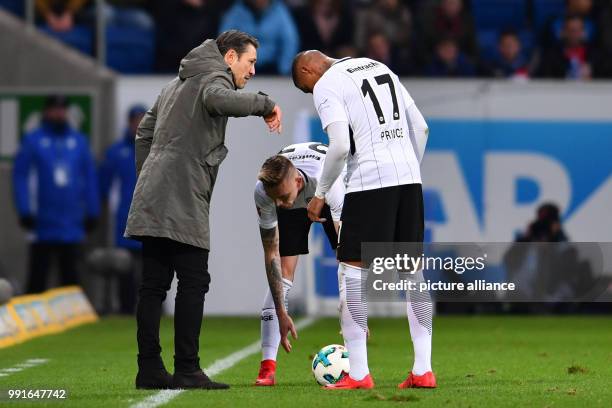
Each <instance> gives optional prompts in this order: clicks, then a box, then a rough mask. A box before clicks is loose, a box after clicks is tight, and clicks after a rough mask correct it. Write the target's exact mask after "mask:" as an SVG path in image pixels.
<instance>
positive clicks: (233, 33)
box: [216, 30, 259, 56]
mask: <svg viewBox="0 0 612 408" xmlns="http://www.w3.org/2000/svg"><path fill="white" fill-rule="evenodd" d="M216 41H217V47H219V52H221V55H223V56H225V54H227V52H228V51H229V50H235V51H236V53H237V54H238V56H240V55H242V54H244V53H245V52H246V49H247V46H248V45H249V44H251V45H252V46H253V47H255V48H258V47H259V41H257V38H255V37H253V36H252V35H251V34H247V33H245V32H243V31H239V30H227V31H224V32H222V33H221V34H219V36H218V37H217V40H216Z"/></svg>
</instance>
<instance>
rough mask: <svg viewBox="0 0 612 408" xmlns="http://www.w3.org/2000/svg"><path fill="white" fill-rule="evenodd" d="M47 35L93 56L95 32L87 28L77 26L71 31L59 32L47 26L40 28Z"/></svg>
mask: <svg viewBox="0 0 612 408" xmlns="http://www.w3.org/2000/svg"><path fill="white" fill-rule="evenodd" d="M39 28H40V30H41V31H42V32H44V33H45V34H47V35H49V36H51V37H53V38H55V39H57V40H59V41H61V42H63V43H65V44H67V45H69V46H71V47H73V48H76V49H77V50H79V51H80V52H82V53H83V54H87V55H93V38H94V36H93V31H92V29H91V28H89V27H87V26H82V25H77V26H74V28H73V29H72V30H70V31H66V32H57V31H53V30H51V29H50V28H49V27H48V26H47V25H43V26H41V27H39Z"/></svg>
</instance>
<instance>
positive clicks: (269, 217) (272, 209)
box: [255, 181, 278, 229]
mask: <svg viewBox="0 0 612 408" xmlns="http://www.w3.org/2000/svg"><path fill="white" fill-rule="evenodd" d="M255 206H256V207H257V216H258V221H259V226H260V227H261V228H263V229H271V228H274V227H276V225H277V224H278V219H277V217H276V206H275V205H274V201H273V200H272V199H271V198H270V197H269V196H268V195H267V194H266V191H265V190H264V188H263V184H262V183H261V181H258V182H257V184H255Z"/></svg>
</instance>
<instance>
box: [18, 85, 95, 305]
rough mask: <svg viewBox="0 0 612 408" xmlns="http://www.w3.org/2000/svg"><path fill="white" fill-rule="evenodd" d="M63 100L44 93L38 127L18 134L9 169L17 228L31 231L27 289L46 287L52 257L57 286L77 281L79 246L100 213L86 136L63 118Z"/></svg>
mask: <svg viewBox="0 0 612 408" xmlns="http://www.w3.org/2000/svg"><path fill="white" fill-rule="evenodd" d="M67 107H68V100H67V99H66V98H65V97H62V96H50V97H48V98H47V100H46V102H45V106H44V109H43V119H42V123H41V125H40V127H39V128H37V129H35V130H34V131H32V132H31V133H29V134H27V135H25V136H24V138H23V140H22V142H21V147H20V149H19V151H18V153H17V155H16V157H15V161H14V167H13V191H14V198H15V204H16V207H17V212H18V215H19V221H20V224H21V226H22V227H23V228H24V229H26V230H28V231H30V232H32V233H33V241H32V244H31V247H30V265H29V279H28V284H27V292H28V293H38V292H42V291H44V290H45V289H46V288H47V274H48V269H49V266H50V263H51V261H52V258H54V257H57V258H58V261H59V267H60V268H59V269H60V284H62V285H69V284H77V283H78V281H79V279H78V272H77V269H76V264H77V260H78V255H79V254H78V253H79V244H80V243H81V242H82V241H83V240H84V238H85V233H86V232H89V231H90V230H91V229H93V228H94V226H95V223H96V219H97V217H98V215H99V212H100V203H99V198H98V183H97V177H96V168H95V164H94V161H93V158H92V155H91V152H90V150H89V143H88V141H87V138H86V137H85V136H84V135H83V134H82V133H80V132H78V131H76V130H74V129H72V128H71V127H70V125H69V124H68V120H67Z"/></svg>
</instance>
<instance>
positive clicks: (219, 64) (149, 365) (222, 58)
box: [125, 30, 281, 389]
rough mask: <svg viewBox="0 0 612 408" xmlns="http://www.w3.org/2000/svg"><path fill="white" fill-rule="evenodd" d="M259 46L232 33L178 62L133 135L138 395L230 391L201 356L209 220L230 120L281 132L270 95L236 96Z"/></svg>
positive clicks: (130, 225) (130, 223)
mask: <svg viewBox="0 0 612 408" xmlns="http://www.w3.org/2000/svg"><path fill="white" fill-rule="evenodd" d="M257 47H258V42H257V39H255V38H254V37H252V36H250V35H249V34H246V33H243V32H240V31H236V30H230V31H226V32H224V33H222V34H221V35H219V37H218V38H217V39H216V40H206V41H205V42H204V43H203V44H202V45H200V46H198V47H196V48H194V49H193V50H191V51H190V52H189V53H188V54H187V56H186V57H185V58H183V60H182V61H181V67H180V70H179V74H178V77H176V78H175V79H174V80H173V81H171V82H170V83H168V84H167V85H166V86H165V87H164V88H163V89H162V91H161V93H160V95H159V96H158V98H157V100H156V101H155V104H154V105H153V107H152V108H151V109H150V110H149V111H148V112H147V113H146V114H145V116H144V118H143V119H142V121H141V122H140V125H139V126H138V131H137V134H136V142H135V143H136V172H137V174H138V181H137V183H136V188H135V190H134V197H133V199H132V204H131V207H130V212H129V215H128V220H127V227H126V231H125V236H126V237H131V238H135V239H138V240H140V241H142V243H143V248H142V252H143V254H142V255H143V277H142V284H141V286H140V288H139V291H138V307H137V312H136V319H137V324H138V333H137V339H138V374H137V376H136V387H137V388H149V389H156V388H203V389H220V388H228V387H229V386H228V385H226V384H221V383H217V382H214V381H211V380H210V379H209V378H208V377H207V376H206V374H205V373H204V372H203V371H202V369H201V368H200V360H199V357H198V351H199V337H200V327H201V325H202V313H203V312H202V310H203V306H204V295H205V294H206V292H207V291H208V285H209V283H210V275H209V273H208V251H209V248H210V237H209V233H210V231H209V225H208V218H209V216H208V213H209V208H210V199H211V195H212V192H213V187H214V184H215V180H216V178H217V172H218V170H219V165H220V164H221V162H222V161H223V159H224V158H225V156H226V154H227V148H226V147H225V144H224V141H225V127H226V125H227V120H228V117H230V116H233V117H241V116H250V115H254V116H262V117H263V118H264V120H265V122H266V124H267V125H268V128H269V129H270V131H276V132H279V133H280V131H281V110H280V108H279V107H278V106H277V105H276V104H275V103H274V101H272V100H271V99H270V98H269V97H268V96H267V95H265V94H262V93H258V94H254V93H246V92H244V93H242V92H238V91H237V89H240V88H243V87H244V86H245V85H246V82H247V81H248V80H249V79H251V78H252V77H253V75H255V62H256V60H257ZM175 271H176V275H177V279H178V288H177V294H176V299H175V315H174V369H175V373H174V376H171V375H170V374H169V373H168V372H167V371H166V369H165V367H164V364H163V362H162V359H161V357H160V353H161V347H160V344H159V323H160V317H161V307H162V302H163V301H164V299H165V298H166V292H167V291H168V289H170V283H171V282H172V278H173V277H174V272H175Z"/></svg>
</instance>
